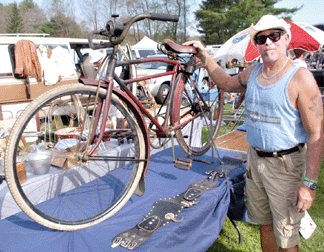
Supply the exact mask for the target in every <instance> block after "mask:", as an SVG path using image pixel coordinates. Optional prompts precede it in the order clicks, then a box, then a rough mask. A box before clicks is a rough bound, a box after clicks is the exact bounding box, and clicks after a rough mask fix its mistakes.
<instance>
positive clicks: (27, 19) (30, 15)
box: [19, 0, 47, 33]
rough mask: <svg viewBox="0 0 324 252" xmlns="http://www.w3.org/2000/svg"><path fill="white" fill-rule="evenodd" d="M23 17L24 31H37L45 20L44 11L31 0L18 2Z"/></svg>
mask: <svg viewBox="0 0 324 252" xmlns="http://www.w3.org/2000/svg"><path fill="white" fill-rule="evenodd" d="M19 10H20V13H21V15H22V17H23V19H24V23H25V32H27V33H38V32H40V27H41V26H42V24H43V23H46V22H47V18H46V15H45V12H44V11H43V10H42V9H40V8H39V7H38V5H37V4H36V3H35V2H34V1H33V0H24V1H22V2H21V3H20V4H19Z"/></svg>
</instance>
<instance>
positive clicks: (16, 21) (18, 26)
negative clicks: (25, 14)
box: [6, 3, 25, 33]
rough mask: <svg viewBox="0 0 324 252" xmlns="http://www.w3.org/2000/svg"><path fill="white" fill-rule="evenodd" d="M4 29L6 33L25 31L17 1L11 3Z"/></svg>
mask: <svg viewBox="0 0 324 252" xmlns="http://www.w3.org/2000/svg"><path fill="white" fill-rule="evenodd" d="M6 30H7V32H8V33H23V32H24V31H25V27H24V20H23V18H22V17H21V15H20V11H19V9H18V6H17V3H14V4H12V8H11V12H10V17H9V22H8V24H7V29H6Z"/></svg>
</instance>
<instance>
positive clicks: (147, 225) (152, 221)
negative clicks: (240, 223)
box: [112, 174, 218, 250]
mask: <svg viewBox="0 0 324 252" xmlns="http://www.w3.org/2000/svg"><path fill="white" fill-rule="evenodd" d="M206 180H209V181H207V182H205V181H206ZM217 181H218V175H216V174H215V175H213V176H212V177H210V178H209V177H205V178H203V179H202V180H200V181H197V182H194V183H192V184H191V185H189V187H188V189H187V190H186V191H185V192H183V193H181V194H178V195H177V196H174V197H172V198H168V199H159V200H158V201H156V202H155V203H154V204H153V206H152V208H151V210H150V211H149V213H148V214H147V215H146V217H145V218H144V219H143V220H142V221H141V222H140V223H138V224H137V225H136V226H135V227H133V228H131V229H128V230H126V231H125V232H122V233H120V234H118V235H117V236H115V237H114V239H113V241H112V247H113V248H115V247H117V246H122V247H124V248H127V249H130V250H133V249H135V248H137V247H138V246H140V245H141V244H143V243H145V242H146V241H147V240H148V239H149V238H150V237H151V236H152V235H153V234H154V232H156V231H157V230H158V229H159V228H161V227H164V226H166V225H168V224H170V223H172V222H182V221H183V219H181V220H178V219H177V217H178V216H179V214H180V213H181V211H182V210H183V209H184V208H188V207H191V206H193V205H196V204H198V203H199V202H197V201H196V200H197V198H198V197H199V196H200V195H202V194H203V193H204V192H207V191H209V190H211V189H213V188H216V185H217Z"/></svg>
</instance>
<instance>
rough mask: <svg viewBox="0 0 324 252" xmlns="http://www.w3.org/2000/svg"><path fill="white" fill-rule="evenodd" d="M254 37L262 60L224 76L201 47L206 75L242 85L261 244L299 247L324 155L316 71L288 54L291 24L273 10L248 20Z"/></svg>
mask: <svg viewBox="0 0 324 252" xmlns="http://www.w3.org/2000/svg"><path fill="white" fill-rule="evenodd" d="M250 38H251V42H252V43H253V44H254V45H255V46H256V47H257V49H258V51H259V53H260V54H261V58H262V62H263V63H256V64H253V65H250V66H248V67H247V68H246V69H245V70H244V71H243V72H241V73H239V74H238V75H235V76H229V75H228V74H226V73H225V72H224V71H223V70H222V69H221V67H219V66H218V64H217V63H216V62H214V61H213V59H212V58H211V57H210V56H209V55H208V54H207V53H206V51H205V49H204V46H203V45H202V43H201V42H200V41H188V42H186V43H184V45H192V46H194V47H195V48H197V50H198V54H197V56H198V57H199V58H200V59H201V60H202V62H205V65H206V69H207V70H208V73H209V76H210V77H211V78H212V79H213V80H214V81H215V83H216V84H217V85H218V86H219V87H220V88H221V89H223V90H224V91H225V92H245V91H246V94H245V97H246V98H245V108H246V131H247V137H246V138H247V141H248V142H249V145H250V146H249V149H248V163H247V166H246V188H245V194H246V196H247V198H246V206H247V209H248V215H249V218H250V219H251V220H252V221H253V222H255V223H258V224H260V237H261V247H262V250H263V251H290V252H292V251H299V248H298V244H299V240H300V236H299V227H300V220H301V219H302V217H303V216H304V213H305V211H306V210H308V209H309V208H310V207H311V206H312V204H313V202H314V199H315V194H316V193H315V192H316V191H315V189H316V186H317V178H318V173H319V170H320V167H321V163H322V157H323V150H324V140H323V107H322V101H321V94H320V91H319V88H318V86H317V84H316V81H315V79H314V77H313V75H312V74H311V73H310V72H309V71H308V70H307V69H305V68H303V67H299V66H297V65H295V64H294V62H293V61H292V60H290V59H289V58H288V57H287V48H288V45H289V42H290V40H291V32H290V27H289V25H288V24H287V23H286V22H285V21H284V20H283V19H278V18H277V17H275V16H272V15H265V16H263V17H262V18H261V19H260V20H259V22H258V23H257V24H256V25H253V24H252V25H251V29H250Z"/></svg>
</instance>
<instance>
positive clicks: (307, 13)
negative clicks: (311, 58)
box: [0, 0, 324, 25]
mask: <svg viewBox="0 0 324 252" xmlns="http://www.w3.org/2000/svg"><path fill="white" fill-rule="evenodd" d="M21 1H22V0H0V3H2V4H4V5H7V4H8V3H13V2H16V3H19V2H21ZM34 2H35V3H37V4H38V5H39V6H41V4H42V0H34ZM302 5H304V7H303V8H302V9H301V10H299V11H297V12H296V13H295V14H294V15H292V20H293V21H299V22H302V23H306V24H311V25H316V24H324V15H323V0H281V1H280V2H278V3H277V4H276V5H275V7H277V8H294V7H300V6H302Z"/></svg>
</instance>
